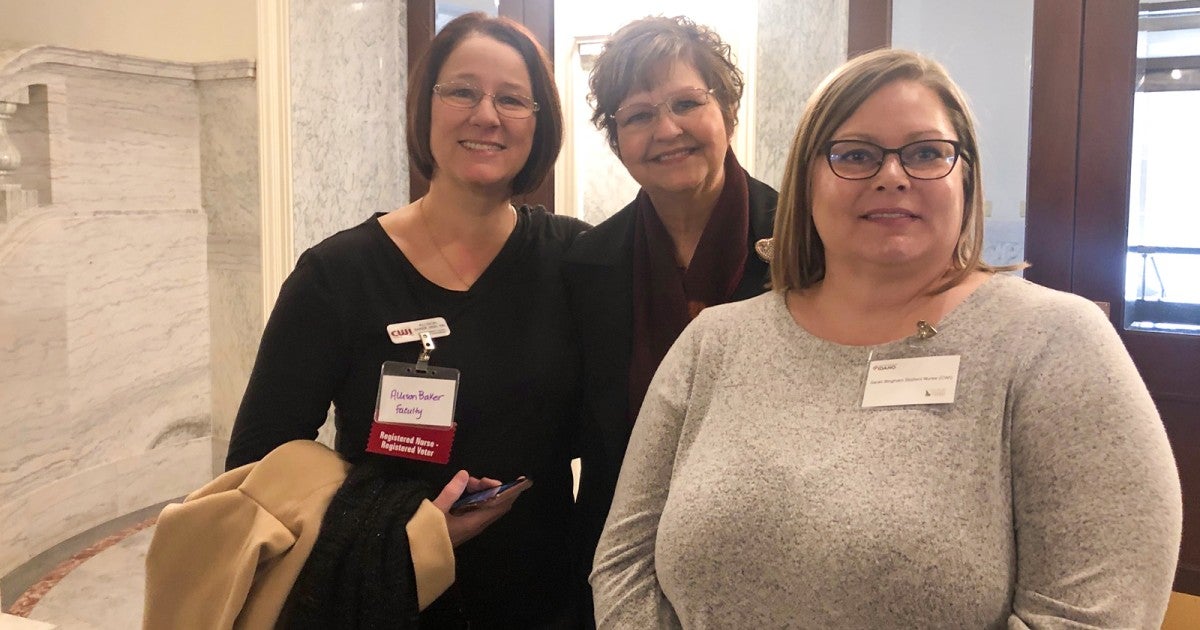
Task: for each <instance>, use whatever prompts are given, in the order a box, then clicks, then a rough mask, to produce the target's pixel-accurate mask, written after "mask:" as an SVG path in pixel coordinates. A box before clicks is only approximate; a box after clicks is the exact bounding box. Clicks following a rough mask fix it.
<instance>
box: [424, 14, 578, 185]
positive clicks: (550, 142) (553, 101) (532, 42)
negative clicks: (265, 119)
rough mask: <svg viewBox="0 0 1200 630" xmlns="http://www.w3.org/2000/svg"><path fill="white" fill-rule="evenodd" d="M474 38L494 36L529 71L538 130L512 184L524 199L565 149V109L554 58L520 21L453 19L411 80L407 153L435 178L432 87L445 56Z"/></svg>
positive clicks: (472, 17) (484, 16) (477, 17)
mask: <svg viewBox="0 0 1200 630" xmlns="http://www.w3.org/2000/svg"><path fill="white" fill-rule="evenodd" d="M473 35H479V36H483V37H490V38H492V39H494V40H496V41H498V42H500V43H502V44H507V45H508V46H510V47H512V48H513V49H514V50H516V51H517V53H518V54H520V55H521V58H522V59H524V60H525V68H526V69H527V70H529V81H530V88H531V90H532V91H533V95H532V96H533V100H535V101H537V103H538V110H537V112H535V113H534V115H535V116H536V120H537V125H536V127H535V129H534V132H533V150H532V151H531V152H530V154H529V158H528V159H527V160H526V161H525V166H524V167H522V168H521V171H520V172H518V173H517V176H516V177H514V178H513V181H512V194H514V195H523V194H525V193H529V192H533V191H534V190H535V189H537V187H538V185H539V184H541V183H542V180H543V179H545V178H546V174H547V173H549V172H550V169H552V168H554V160H555V159H557V158H558V152H559V150H560V149H561V148H562V133H563V120H562V105H561V104H560V103H559V100H558V89H557V88H555V86H554V75H553V73H552V72H551V70H550V68H551V65H550V60H549V58H548V57H547V56H546V51H545V50H544V49H543V48H542V46H541V45H540V44H538V42H537V40H536V39H535V38H534V37H533V35H532V34H531V33H530V32H529V31H528V30H526V28H525V27H524V26H521V25H520V24H518V23H517V22H514V21H513V20H510V19H509V18H505V17H491V16H488V15H487V14H484V13H479V12H475V13H468V14H466V15H461V16H459V17H457V18H454V19H453V20H451V21H450V23H449V24H447V25H446V26H445V27H443V28H442V30H441V32H439V33H438V34H437V36H436V37H434V38H433V41H432V42H430V44H429V50H428V51H426V53H425V55H424V56H422V57H421V61H420V63H418V64H417V67H416V68H415V69H414V70H413V73H412V76H411V77H409V82H408V155H409V158H410V159H411V160H412V163H413V166H415V167H416V168H417V171H418V172H420V173H421V175H424V176H425V178H426V179H433V172H434V170H435V169H436V168H437V164H436V163H435V162H434V159H433V151H432V150H431V149H430V139H429V133H430V112H431V111H432V109H433V86H434V84H435V83H437V77H438V73H440V72H441V71H442V66H443V65H445V63H446V58H447V57H449V56H450V53H452V52H454V49H455V48H458V45H459V44H461V43H462V42H463V40H465V39H467V38H468V37H471V36H473Z"/></svg>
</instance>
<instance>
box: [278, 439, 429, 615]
mask: <svg viewBox="0 0 1200 630" xmlns="http://www.w3.org/2000/svg"><path fill="white" fill-rule="evenodd" d="M429 491H430V488H429V486H428V484H426V483H424V482H421V481H414V480H412V479H407V478H403V477H400V476H398V475H396V474H395V473H394V472H392V471H391V470H389V466H388V462H386V461H383V460H382V459H376V458H367V459H364V460H363V462H362V463H360V464H358V465H357V466H355V467H354V468H353V469H351V470H350V473H349V475H348V476H347V477H346V481H345V482H344V483H343V484H342V486H341V488H339V489H338V491H337V494H335V495H334V496H333V500H332V501H331V502H330V504H329V509H328V510H327V511H326V512H325V516H324V518H322V520H321V531H320V533H319V534H318V535H317V540H316V542H315V543H314V545H313V550H312V553H311V554H309V557H308V560H307V561H306V562H305V564H304V568H302V569H301V570H300V575H299V576H298V577H297V579H296V584H295V585H294V586H293V587H292V592H291V594H290V595H289V596H288V601H287V604H286V605H285V607H284V611H283V614H282V615H281V616H280V622H279V623H278V624H277V625H276V627H277V628H283V629H285V630H342V629H344V630H351V629H353V630H374V629H377V628H378V629H381V630H382V629H384V628H387V629H389V630H391V629H395V628H417V627H418V614H419V610H418V605H417V582H416V576H415V575H414V573H413V566H412V555H411V553H410V552H409V547H408V531H407V530H406V529H405V527H406V526H407V525H408V521H409V519H411V518H412V516H413V514H415V513H416V511H417V508H419V507H420V506H421V501H422V500H424V499H425V498H427V497H428V495H429Z"/></svg>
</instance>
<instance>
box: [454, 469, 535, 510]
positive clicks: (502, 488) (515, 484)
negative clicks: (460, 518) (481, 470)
mask: <svg viewBox="0 0 1200 630" xmlns="http://www.w3.org/2000/svg"><path fill="white" fill-rule="evenodd" d="M532 485H533V480H531V479H529V478H527V477H523V476H522V477H517V478H516V480H515V481H510V482H508V483H503V484H500V485H498V486H493V487H491V488H485V489H483V490H480V491H479V492H471V493H467V494H464V495H462V497H460V498H459V499H458V500H457V501H455V502H454V505H451V506H450V513H451V514H455V515H458V514H462V513H464V512H470V511H472V510H477V509H479V508H483V507H487V505H488V503H489V502H490V501H492V500H494V499H497V498H498V497H499V496H500V495H502V494H504V493H505V492H508V491H510V490H514V489H516V490H525V489H526V488H528V487H529V486H532ZM517 494H520V492H518V493H517Z"/></svg>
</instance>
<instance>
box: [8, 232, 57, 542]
mask: <svg viewBox="0 0 1200 630" xmlns="http://www.w3.org/2000/svg"><path fill="white" fill-rule="evenodd" d="M62 234H63V223H62V221H60V220H49V221H43V222H41V223H40V224H39V225H37V226H35V227H34V229H32V230H30V231H29V233H28V234H26V235H24V237H23V238H22V239H21V242H20V243H19V245H10V246H9V247H0V408H2V409H3V412H2V413H0V435H4V436H5V439H4V440H0V504H2V503H4V502H6V501H8V500H10V499H12V498H13V497H14V496H16V495H18V494H21V493H22V492H23V491H27V490H28V489H30V488H33V487H36V486H37V485H39V484H41V483H45V482H46V480H47V479H55V478H61V477H64V476H67V475H69V474H71V472H72V468H73V464H72V461H71V459H72V454H73V452H74V448H73V447H72V445H71V443H70V442H69V441H68V440H64V439H62V438H61V435H60V433H59V427H60V426H61V423H63V421H64V418H67V417H68V416H69V415H70V407H71V405H70V399H69V397H68V396H67V395H66V390H67V386H66V385H65V383H66V380H67V377H68V352H67V328H68V325H67V294H68V276H69V273H70V269H69V268H67V267H65V266H63V265H61V264H59V260H60V258H59V257H60V256H61V254H62V248H61V243H62ZM4 529H6V527H4V526H0V535H2V532H3V531H4Z"/></svg>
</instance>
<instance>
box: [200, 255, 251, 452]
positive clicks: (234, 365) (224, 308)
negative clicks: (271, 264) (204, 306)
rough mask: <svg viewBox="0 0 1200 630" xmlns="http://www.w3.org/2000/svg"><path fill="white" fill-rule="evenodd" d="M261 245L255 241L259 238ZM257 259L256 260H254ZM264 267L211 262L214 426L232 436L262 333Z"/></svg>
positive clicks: (216, 431) (223, 435)
mask: <svg viewBox="0 0 1200 630" xmlns="http://www.w3.org/2000/svg"><path fill="white" fill-rule="evenodd" d="M256 245H257V244H256ZM255 262H256V263H257V261H255ZM261 286H262V273H261V271H259V269H258V268H257V267H251V268H247V269H240V270H239V269H229V268H223V267H218V266H216V265H210V266H209V278H208V289H209V308H210V311H211V321H212V353H211V361H212V424H213V427H212V430H213V435H214V436H216V437H220V438H224V439H226V440H227V439H228V438H229V436H230V435H231V434H232V432H233V420H234V418H235V417H236V416H237V410H238V405H240V404H241V401H242V394H243V393H244V392H245V391H246V383H247V382H248V381H249V380H250V370H251V368H253V367H254V357H255V356H256V354H257V353H258V342H259V339H260V338H261V337H262V297H261V295H262V290H261Z"/></svg>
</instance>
